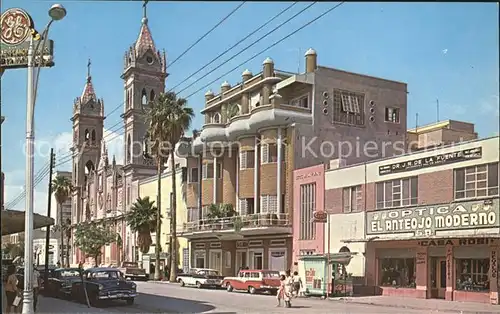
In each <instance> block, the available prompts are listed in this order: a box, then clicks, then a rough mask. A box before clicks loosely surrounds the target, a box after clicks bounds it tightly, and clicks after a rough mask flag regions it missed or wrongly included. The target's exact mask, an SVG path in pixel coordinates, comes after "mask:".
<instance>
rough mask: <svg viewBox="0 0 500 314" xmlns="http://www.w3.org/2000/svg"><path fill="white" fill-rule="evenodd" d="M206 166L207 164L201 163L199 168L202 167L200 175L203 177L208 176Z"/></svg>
mask: <svg viewBox="0 0 500 314" xmlns="http://www.w3.org/2000/svg"><path fill="white" fill-rule="evenodd" d="M207 166H208V165H207V164H203V166H202V168H201V169H202V171H201V175H202V177H203V179H207V177H208V176H207V170H208V167H207Z"/></svg>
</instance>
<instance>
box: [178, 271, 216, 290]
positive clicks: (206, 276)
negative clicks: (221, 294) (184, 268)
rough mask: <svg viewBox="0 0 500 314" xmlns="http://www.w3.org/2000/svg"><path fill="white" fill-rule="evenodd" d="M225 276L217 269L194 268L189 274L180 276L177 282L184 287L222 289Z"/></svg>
mask: <svg viewBox="0 0 500 314" xmlns="http://www.w3.org/2000/svg"><path fill="white" fill-rule="evenodd" d="M223 279H224V277H223V276H221V275H220V274H219V272H218V271H217V270H215V269H208V268H192V269H190V270H189V271H188V272H187V273H184V274H179V275H178V276H177V282H178V283H180V284H181V287H184V286H196V287H198V288H203V287H212V288H218V287H221V283H222V280H223Z"/></svg>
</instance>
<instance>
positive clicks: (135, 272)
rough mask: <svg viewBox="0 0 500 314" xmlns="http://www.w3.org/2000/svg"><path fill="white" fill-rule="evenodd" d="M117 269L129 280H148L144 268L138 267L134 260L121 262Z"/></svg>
mask: <svg viewBox="0 0 500 314" xmlns="http://www.w3.org/2000/svg"><path fill="white" fill-rule="evenodd" d="M118 269H119V270H120V271H121V272H122V273H123V274H124V276H125V278H129V279H131V280H144V281H147V280H148V275H147V274H146V270H145V269H142V268H139V264H138V263H135V262H122V264H121V265H120V267H118Z"/></svg>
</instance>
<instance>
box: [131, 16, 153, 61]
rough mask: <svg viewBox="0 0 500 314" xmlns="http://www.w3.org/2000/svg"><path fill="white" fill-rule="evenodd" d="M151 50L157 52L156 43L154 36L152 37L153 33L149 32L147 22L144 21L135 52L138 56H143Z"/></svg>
mask: <svg viewBox="0 0 500 314" xmlns="http://www.w3.org/2000/svg"><path fill="white" fill-rule="evenodd" d="M149 48H151V50H153V51H156V48H155V43H154V41H153V36H151V31H150V30H149V27H148V23H147V20H145V19H143V21H142V25H141V31H140V32H139V38H137V41H136V42H135V52H136V55H137V56H141V55H142V54H143V53H144V52H146V51H147V50H148V49H149Z"/></svg>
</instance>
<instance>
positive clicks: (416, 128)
mask: <svg viewBox="0 0 500 314" xmlns="http://www.w3.org/2000/svg"><path fill="white" fill-rule="evenodd" d="M417 132H418V112H417V113H416V114H415V133H417Z"/></svg>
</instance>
